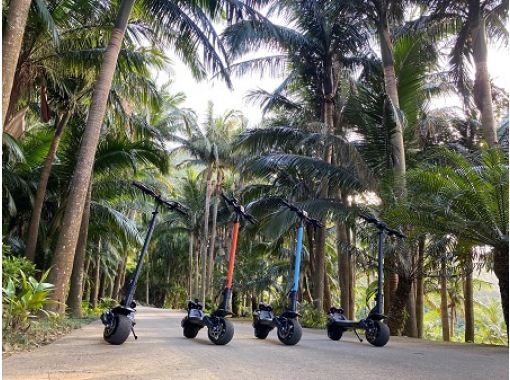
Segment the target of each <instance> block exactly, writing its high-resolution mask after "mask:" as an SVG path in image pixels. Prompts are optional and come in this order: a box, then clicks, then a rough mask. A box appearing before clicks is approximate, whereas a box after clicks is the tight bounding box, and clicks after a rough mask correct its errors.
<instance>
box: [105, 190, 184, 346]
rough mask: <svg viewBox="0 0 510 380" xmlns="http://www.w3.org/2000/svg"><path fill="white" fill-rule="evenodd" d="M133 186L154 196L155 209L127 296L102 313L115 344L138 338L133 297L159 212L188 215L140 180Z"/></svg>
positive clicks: (108, 334)
mask: <svg viewBox="0 0 510 380" xmlns="http://www.w3.org/2000/svg"><path fill="white" fill-rule="evenodd" d="M133 186H135V187H137V188H138V189H140V190H141V191H143V193H144V194H147V195H149V196H151V197H153V198H154V211H152V218H151V221H150V223H149V229H148V230H147V235H146V236H145V241H144V243H143V247H142V250H141V251H140V254H139V255H138V261H137V264H136V269H135V273H134V274H133V277H132V278H131V279H130V281H129V283H128V286H127V293H126V296H125V297H124V299H123V300H122V301H121V302H120V304H119V305H118V306H116V307H114V308H113V309H111V310H107V311H106V312H104V313H103V314H101V322H103V324H104V326H105V327H104V331H103V338H104V340H105V341H107V342H108V343H110V344H115V345H119V344H122V343H124V342H125V341H126V339H127V338H128V336H129V333H130V332H132V333H133V336H134V337H135V340H136V339H138V337H137V336H136V334H135V330H134V326H135V324H136V322H135V312H136V310H135V308H136V303H135V301H134V300H133V297H134V295H135V290H136V284H137V282H138V278H139V277H140V273H141V271H142V266H143V259H144V257H145V254H146V252H147V249H148V247H149V242H150V240H151V237H152V232H153V231H154V227H155V226H156V216H157V215H158V214H159V209H160V207H161V206H165V207H167V208H168V209H169V210H171V211H177V212H179V213H181V214H183V215H186V211H185V210H186V209H185V207H184V206H182V205H181V204H180V203H178V202H174V201H169V200H167V199H165V198H163V197H162V196H161V195H157V194H156V193H155V192H154V191H152V190H151V189H149V188H147V187H146V186H145V185H143V184H141V183H139V182H133Z"/></svg>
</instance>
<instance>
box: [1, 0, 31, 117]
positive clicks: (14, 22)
mask: <svg viewBox="0 0 510 380" xmlns="http://www.w3.org/2000/svg"><path fill="white" fill-rule="evenodd" d="M31 4H32V0H12V1H11V2H10V3H9V11H8V14H7V20H6V22H5V26H4V33H3V36H2V125H5V117H6V115H7V109H8V108H9V99H10V97H11V90H12V85H13V83H14V73H15V71H16V66H17V64H18V59H19V55H20V52H21V45H22V44H23V34H24V33H25V26H26V24H27V19H28V12H29V10H30V5H31Z"/></svg>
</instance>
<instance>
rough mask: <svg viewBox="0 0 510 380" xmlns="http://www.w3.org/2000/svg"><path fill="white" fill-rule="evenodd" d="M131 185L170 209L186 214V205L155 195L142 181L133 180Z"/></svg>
mask: <svg viewBox="0 0 510 380" xmlns="http://www.w3.org/2000/svg"><path fill="white" fill-rule="evenodd" d="M132 185H133V186H134V187H136V188H138V189H140V190H142V191H143V192H144V194H147V195H150V196H151V197H154V199H156V200H157V201H158V202H159V203H161V204H163V205H165V206H167V207H168V208H169V209H170V210H171V211H177V212H178V213H180V214H182V215H188V214H187V212H186V207H184V206H183V205H182V204H180V203H179V202H175V201H169V200H168V199H165V198H163V197H162V196H161V195H157V194H156V193H155V192H154V191H152V190H151V189H149V188H148V187H147V186H145V185H144V184H143V183H140V182H136V181H133V183H132Z"/></svg>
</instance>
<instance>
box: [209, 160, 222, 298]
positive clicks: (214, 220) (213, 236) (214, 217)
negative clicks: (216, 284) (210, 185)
mask: <svg viewBox="0 0 510 380" xmlns="http://www.w3.org/2000/svg"><path fill="white" fill-rule="evenodd" d="M217 170H219V169H217ZM217 177H218V175H217ZM216 189H217V191H216V199H215V201H214V206H213V212H212V225H211V240H210V241H209V255H208V256H209V266H208V267H207V287H208V289H209V297H212V296H213V291H214V290H213V279H214V278H213V277H214V248H215V247H214V246H215V244H216V223H217V220H218V206H219V204H220V197H219V183H218V180H217V182H216Z"/></svg>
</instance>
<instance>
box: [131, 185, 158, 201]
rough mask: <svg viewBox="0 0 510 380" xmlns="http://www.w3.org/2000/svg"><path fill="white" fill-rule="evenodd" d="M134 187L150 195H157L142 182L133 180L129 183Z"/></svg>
mask: <svg viewBox="0 0 510 380" xmlns="http://www.w3.org/2000/svg"><path fill="white" fill-rule="evenodd" d="M131 184H132V185H133V186H134V187H137V188H138V189H140V190H142V191H143V192H144V193H145V194H147V195H150V196H151V197H155V198H156V197H157V195H156V193H155V192H154V191H152V190H151V189H149V188H148V187H147V186H145V185H144V184H143V183H140V182H136V181H133V182H132V183H131Z"/></svg>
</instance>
